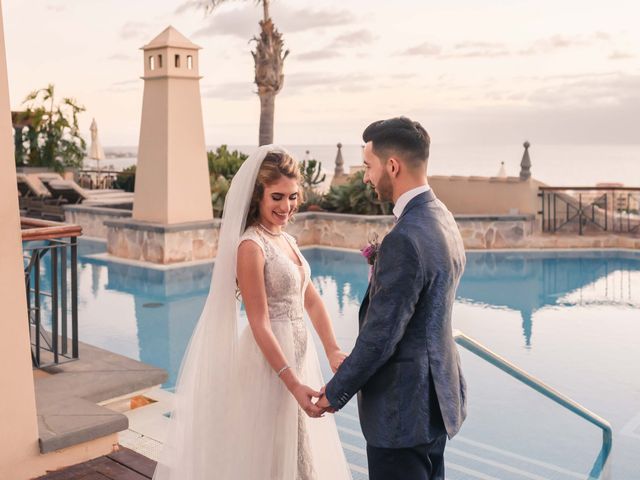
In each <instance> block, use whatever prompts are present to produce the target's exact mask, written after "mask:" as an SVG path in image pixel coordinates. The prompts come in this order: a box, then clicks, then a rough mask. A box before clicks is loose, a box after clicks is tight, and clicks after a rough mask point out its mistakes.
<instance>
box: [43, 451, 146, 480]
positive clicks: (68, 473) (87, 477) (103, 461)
mask: <svg viewBox="0 0 640 480" xmlns="http://www.w3.org/2000/svg"><path fill="white" fill-rule="evenodd" d="M155 468H156V462H154V461H153V460H151V459H149V458H147V457H145V456H144V455H140V454H139V453H136V452H134V451H133V450H129V449H128V448H125V447H122V446H121V447H120V448H119V450H118V451H117V452H113V453H111V454H109V455H105V456H104V457H99V458H95V459H93V460H89V461H88V462H84V463H79V464H77V465H73V466H71V467H67V468H65V469H62V470H58V471H56V472H52V473H48V474H46V475H43V476H42V477H38V478H37V479H36V480H148V479H150V478H152V477H153V471H154V470H155Z"/></svg>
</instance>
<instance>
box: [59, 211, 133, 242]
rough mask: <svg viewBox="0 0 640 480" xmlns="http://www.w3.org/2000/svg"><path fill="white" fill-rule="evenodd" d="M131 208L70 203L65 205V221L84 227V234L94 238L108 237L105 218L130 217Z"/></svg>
mask: <svg viewBox="0 0 640 480" xmlns="http://www.w3.org/2000/svg"><path fill="white" fill-rule="evenodd" d="M130 217H131V210H121V209H119V208H103V207H85V206H82V205H68V206H66V207H64V221H65V222H66V223H73V224H75V225H80V226H81V227H82V234H83V235H84V236H87V237H93V238H103V239H106V238H107V231H108V229H107V227H106V226H105V224H104V222H105V220H115V219H117V218H130Z"/></svg>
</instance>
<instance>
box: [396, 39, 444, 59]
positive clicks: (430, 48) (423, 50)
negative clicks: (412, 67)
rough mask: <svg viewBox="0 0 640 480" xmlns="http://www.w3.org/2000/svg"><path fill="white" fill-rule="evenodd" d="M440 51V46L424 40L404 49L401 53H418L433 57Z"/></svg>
mask: <svg viewBox="0 0 640 480" xmlns="http://www.w3.org/2000/svg"><path fill="white" fill-rule="evenodd" d="M440 52H442V47H441V46H439V45H435V44H433V43H429V42H424V43H421V44H420V45H416V46H415V47H411V48H408V49H406V50H405V51H404V52H402V53H401V55H418V56H422V57H434V56H437V55H439V54H440Z"/></svg>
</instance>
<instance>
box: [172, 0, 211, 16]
mask: <svg viewBox="0 0 640 480" xmlns="http://www.w3.org/2000/svg"><path fill="white" fill-rule="evenodd" d="M190 10H201V11H203V12H204V11H205V10H206V2H203V1H202V0H187V1H186V2H184V3H182V4H180V5H178V7H177V8H176V9H175V10H174V12H173V13H175V14H176V15H180V14H182V13H185V12H188V11H190Z"/></svg>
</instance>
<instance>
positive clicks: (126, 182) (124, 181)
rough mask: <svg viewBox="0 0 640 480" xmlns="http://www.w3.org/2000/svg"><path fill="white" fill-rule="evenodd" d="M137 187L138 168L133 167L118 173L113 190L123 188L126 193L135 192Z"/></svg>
mask: <svg viewBox="0 0 640 480" xmlns="http://www.w3.org/2000/svg"><path fill="white" fill-rule="evenodd" d="M135 185H136V166H135V165H131V166H130V167H127V168H125V169H123V170H122V171H121V172H118V174H117V175H116V181H115V182H114V185H113V188H121V189H122V190H124V191H125V192H133V190H134V187H135Z"/></svg>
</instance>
